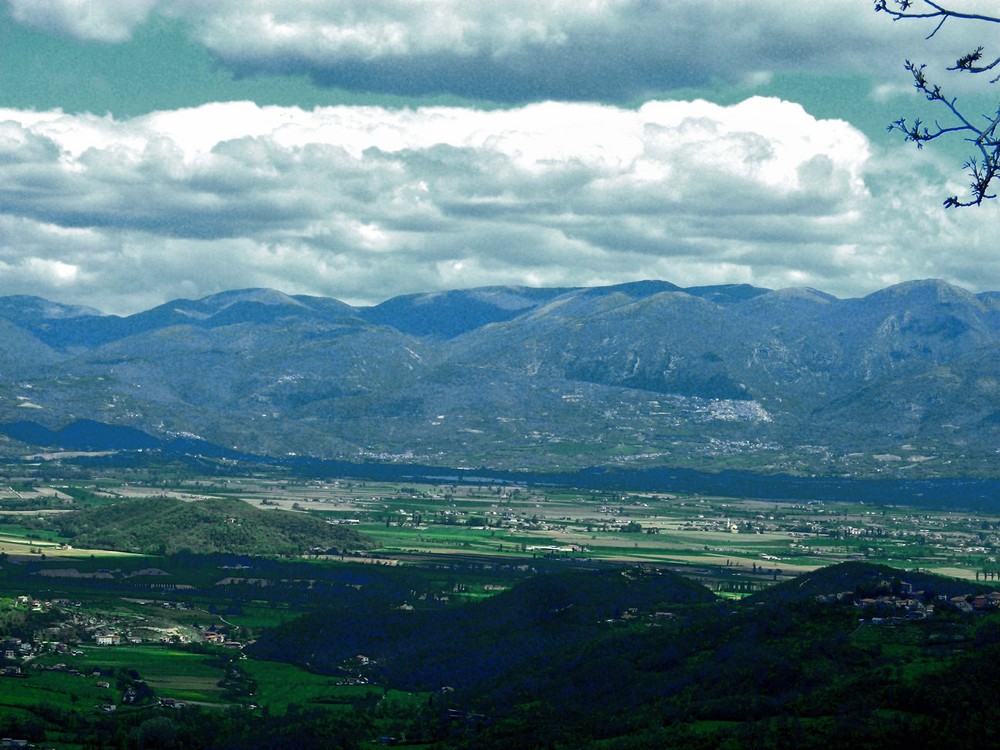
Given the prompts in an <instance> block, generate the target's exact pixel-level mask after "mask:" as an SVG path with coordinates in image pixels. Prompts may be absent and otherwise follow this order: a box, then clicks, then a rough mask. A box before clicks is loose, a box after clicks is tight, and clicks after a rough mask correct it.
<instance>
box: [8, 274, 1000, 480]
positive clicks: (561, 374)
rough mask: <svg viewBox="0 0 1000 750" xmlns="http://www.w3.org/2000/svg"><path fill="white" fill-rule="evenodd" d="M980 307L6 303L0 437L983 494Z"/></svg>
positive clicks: (830, 301) (958, 297)
mask: <svg viewBox="0 0 1000 750" xmlns="http://www.w3.org/2000/svg"><path fill="white" fill-rule="evenodd" d="M998 300H1000V297H998V295H996V294H993V293H986V294H978V295H977V294H972V293H970V292H968V291H966V290H963V289H960V288H958V287H954V286H951V285H949V284H946V283H944V282H941V281H934V280H928V281H913V282H907V283H905V284H899V285H896V286H893V287H890V288H888V289H885V290H882V291H880V292H876V293H874V294H871V295H868V296H867V297H863V298H857V299H844V300H841V299H837V298H835V297H832V296H831V295H828V294H824V293H822V292H819V291H816V290H813V289H786V290H776V291H774V290H767V289H759V288H755V287H748V286H739V285H736V286H733V285H725V286H714V287H713V286H709V287H690V288H687V289H683V288H680V287H677V286H676V285H674V284H671V283H669V282H666V281H647V282H639V283H633V284H622V285H618V286H611V287H594V288H572V289H528V288H522V287H487V288H482V289H470V290H456V291H450V292H442V293H436V294H424V295H411V296H406V297H399V298H395V299H392V300H387V301H386V302H384V303H382V304H380V305H377V306H375V307H352V306H350V305H346V304H344V303H342V302H339V301H337V300H333V299H326V298H319V297H305V296H291V295H285V294H282V293H280V292H277V291H273V290H267V289H249V290H238V291H232V292H225V293H221V294H217V295H213V296H211V297H207V298H205V299H201V300H175V301H172V302H169V303H166V304H164V305H161V306H159V307H156V308H154V309H152V310H148V311H144V312H140V313H137V314H135V315H131V316H128V317H118V316H111V315H102V314H100V313H98V312H96V311H93V310H90V309H88V308H74V307H69V306H63V305H58V304H56V303H51V302H47V301H45V300H39V299H36V298H26V297H4V298H0V333H2V334H3V335H0V349H2V351H3V352H4V354H5V355H6V357H5V361H6V362H7V363H8V367H7V368H6V369H5V372H4V373H3V374H2V375H0V386H2V387H0V423H2V424H4V425H11V424H13V425H18V424H23V423H25V422H31V423H33V424H35V425H36V426H37V427H41V428H44V430H46V431H47V432H43V431H40V430H39V429H37V427H36V428H30V429H28V430H27V431H26V432H25V431H24V430H21V431H20V432H18V430H17V428H11V429H6V428H5V429H4V431H3V432H4V434H6V435H8V436H9V437H11V438H12V439H13V440H14V441H16V442H9V443H7V444H6V445H0V448H2V449H3V450H4V452H5V453H6V454H7V455H18V454H23V453H25V452H28V451H30V450H31V448H30V446H33V445H39V444H40V443H39V442H37V441H38V440H42V439H44V444H45V445H46V446H47V447H53V448H59V447H63V448H67V449H69V448H73V447H75V446H79V445H81V444H85V445H87V446H88V448H91V449H95V450H100V449H102V447H103V448H106V449H116V450H117V449H121V448H122V447H123V446H122V445H120V444H118V443H114V444H111V445H107V446H102V445H101V444H100V442H99V441H97V442H96V443H95V442H92V441H91V442H85V441H81V440H80V439H78V438H79V437H80V436H79V435H78V434H76V433H72V432H65V433H63V432H60V431H61V430H63V428H66V427H67V426H68V425H72V424H74V423H77V422H81V421H85V422H86V421H89V423H90V424H93V423H100V424H105V425H112V426H116V427H124V428H134V429H137V430H141V431H143V432H145V433H147V434H148V435H150V436H152V437H153V438H155V439H156V440H157V441H160V443H168V442H170V441H173V440H177V439H183V440H194V441H199V440H200V441H202V442H201V443H198V444H196V445H200V446H201V447H202V448H204V449H205V450H206V451H207V452H209V453H211V452H212V450H215V451H216V452H218V449H219V448H220V447H221V448H225V449H226V450H232V451H235V452H242V453H246V454H257V455H265V456H274V457H277V456H287V455H289V454H295V455H298V456H312V457H317V458H326V459H338V460H349V461H365V460H378V461H392V462H408V463H426V464H431V465H444V466H449V465H450V466H455V467H489V468H494V469H519V468H527V469H533V470H547V471H548V470H565V469H579V468H583V467H587V466H594V465H599V466H623V467H633V466H640V467H642V466H669V467H685V468H692V469H707V470H711V471H717V470H719V469H724V468H736V469H746V470H751V471H757V472H762V473H776V472H785V473H789V474H794V475H800V476H810V475H823V476H840V477H885V476H893V477H915V478H933V477H976V476H979V477H997V476H1000V465H998V464H997V462H996V461H995V460H993V459H994V451H995V445H996V444H997V442H998V440H1000V417H998V410H997V408H996V402H997V396H998V394H1000V385H998V384H1000V301H998ZM93 432H94V430H90V433H93ZM40 436H41V437H40ZM211 446H214V448H212V447H211ZM125 447H128V446H127V445H126V446H125ZM133 447H135V448H139V447H148V446H140V445H136V446H133ZM192 450H196V451H198V448H197V447H192ZM199 452H200V451H199Z"/></svg>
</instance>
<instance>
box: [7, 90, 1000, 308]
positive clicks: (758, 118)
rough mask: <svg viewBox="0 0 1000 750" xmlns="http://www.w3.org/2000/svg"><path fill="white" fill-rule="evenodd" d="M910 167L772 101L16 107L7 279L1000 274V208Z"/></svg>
mask: <svg viewBox="0 0 1000 750" xmlns="http://www.w3.org/2000/svg"><path fill="white" fill-rule="evenodd" d="M893 153H894V154H895V152H893ZM893 158H898V157H895V156H894V157H893ZM907 158H908V161H902V160H901V159H900V161H899V162H898V163H896V162H891V163H890V162H885V156H884V155H879V154H874V153H873V152H872V150H871V147H870V144H869V143H868V142H867V140H866V139H865V137H864V136H863V135H862V134H861V133H860V132H858V131H857V130H856V129H854V128H853V127H851V126H850V125H849V124H847V123H845V122H842V121H837V120H817V119H815V118H813V117H812V116H810V115H809V114H808V113H806V112H805V111H804V110H803V109H802V108H801V107H800V106H799V105H796V104H793V103H789V102H783V101H780V100H777V99H767V98H752V99H748V100H746V101H744V102H742V103H740V104H737V105H734V106H730V107H723V106H719V105H716V104H711V103H708V102H704V101H696V102H689V103H686V102H663V101H654V102H649V103H647V104H646V105H644V106H643V107H641V108H639V109H625V108H619V107H613V106H608V105H596V104H572V103H552V102H549V103H541V104H534V105H529V106H524V107H520V108H516V109H509V110H498V111H481V110H471V109H461V108H446V107H436V108H425V109H414V110H406V109H403V110H395V109H385V108H380V107H331V108H318V109H314V110H311V111H306V110H302V109H298V108H287V107H261V106H258V105H255V104H252V103H246V102H232V103H216V104H210V105H205V106H202V107H198V108H193V109H185V110H177V111H169V112H156V113H152V114H150V115H146V116H143V117H138V118H134V119H129V120H116V119H114V118H112V117H97V116H93V115H68V114H64V113H62V112H60V111H48V112H35V111H20V110H0V267H2V268H3V270H4V275H5V280H7V281H8V282H9V283H8V284H7V289H8V293H14V292H19V293H34V294H40V295H41V296H51V297H54V298H56V299H59V300H60V301H68V302H80V303H85V304H90V305H94V306H98V307H102V308H103V309H106V310H110V311H118V312H128V311H134V310H136V309H139V308H141V307H146V306H151V305H153V304H157V303H160V302H163V301H165V300H167V299H169V298H171V297H179V296H189V297H190V296H201V295H204V294H210V293H213V292H217V291H221V290H224V289H229V288H237V287H245V286H268V287H275V288H278V289H282V290H283V291H289V292H296V293H308V294H324V295H331V296H336V297H339V298H341V299H344V300H345V301H349V302H355V303H373V302H377V301H380V300H381V299H384V298H386V297H388V296H391V295H394V294H402V293H407V292H417V291H427V290H433V289H441V288H449V287H471V286H478V285H487V284H504V283H510V284H526V285H561V286H565V285H586V284H596V283H616V282H622V281H628V280H635V279H640V278H663V279H668V280H671V281H674V282H675V283H680V284H688V285H695V284H704V283H714V282H735V281H745V282H750V283H756V284H760V285H763V286H769V287H782V286H793V285H794V286H798V285H808V286H815V287H818V288H821V289H824V290H827V291H830V292H833V293H837V294H848V295H849V294H855V293H861V292H865V291H871V290H873V289H875V288H878V287H879V286H881V285H883V283H891V282H892V281H893V280H901V279H906V278H913V277H914V276H918V277H923V276H934V275H942V276H946V277H948V278H952V279H955V280H958V281H961V282H968V283H970V285H972V286H975V285H976V284H977V283H978V284H983V283H988V280H989V279H990V278H994V280H995V282H996V283H1000V269H997V270H996V271H994V272H993V275H992V277H991V272H990V271H989V266H988V265H986V266H984V265H982V263H983V262H984V261H985V260H986V259H985V258H983V257H981V256H982V253H979V252H976V251H971V252H970V251H968V249H967V248H966V251H965V252H956V253H954V254H953V255H952V256H950V257H948V258H947V260H942V258H944V256H945V255H946V253H942V252H940V251H941V250H942V249H944V248H948V247H949V246H965V245H969V244H975V243H982V244H983V246H984V247H985V246H990V241H989V239H988V238H989V236H990V232H994V233H995V229H996V228H995V227H994V226H993V224H994V223H995V222H992V221H983V220H982V218H981V215H980V216H979V217H977V221H978V222H979V224H981V226H978V227H977V226H973V225H972V222H969V221H968V220H966V219H965V217H964V216H963V217H958V218H953V215H952V214H947V215H945V214H944V212H943V211H939V212H937V213H932V214H931V215H932V217H933V218H927V214H928V212H927V207H928V206H929V205H930V206H933V205H935V204H937V202H938V200H937V195H936V190H937V188H935V187H928V183H927V180H926V178H921V177H920V176H919V173H917V172H916V170H915V169H914V168H913V166H912V165H913V164H914V163H915V162H913V160H912V159H913V154H909V153H908V157H907ZM883 162H885V168H891V169H892V170H893V172H892V174H894V175H897V177H895V178H893V179H889V178H888V177H886V176H885V174H884V168H883V167H882V166H880V165H881V164H883ZM908 165H909V166H908ZM921 166H922V168H923V169H924V170H925V171H926V169H927V168H928V167H930V168H933V167H934V166H935V164H934V162H933V161H931V162H924V163H923V164H922V165H921ZM932 171H933V169H932ZM907 172H908V173H911V174H912V175H913V177H912V179H910V180H908V181H901V180H899V179H898V174H900V173H907ZM872 184H874V185H875V186H876V192H877V195H875V196H874V197H873V191H872V188H871V185H872ZM959 232H962V233H966V234H959ZM901 247H905V248H906V250H905V251H900V249H899V248H901ZM991 262H992V261H991ZM994 265H995V264H994ZM936 272H937V273H936Z"/></svg>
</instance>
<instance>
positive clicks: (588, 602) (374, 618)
mask: <svg viewBox="0 0 1000 750" xmlns="http://www.w3.org/2000/svg"><path fill="white" fill-rule="evenodd" d="M915 576H916V578H915ZM911 579H914V580H911ZM873 581H875V582H882V581H889V582H893V583H894V584H895V585H900V582H901V581H905V582H907V583H912V584H914V585H917V584H919V585H920V586H921V587H922V589H923V591H924V593H923V594H922V596H923V597H924V598H922V599H921V600H920V601H919V602H918V603H911V604H908V606H912V607H914V608H915V609H914V611H919V612H920V613H921V616H920V617H919V618H907V617H905V616H903V614H902V613H903V610H899V611H898V612H895V610H896V606H895V605H894V604H892V603H888V604H882V605H880V607H879V608H876V609H872V610H867V609H864V608H863V607H861V606H860V604H858V603H856V600H855V599H854V598H853V597H848V598H844V599H842V600H837V599H836V598H835V597H824V596H822V595H826V594H836V593H838V592H841V591H844V590H847V591H851V592H853V591H857V592H858V600H857V601H860V596H861V595H867V594H868V591H867V588H868V587H870V586H871V585H872V582H873ZM963 586H964V592H966V593H973V589H978V587H975V586H972V585H971V584H967V583H966V584H963V583H961V582H958V581H954V580H950V579H946V578H941V577H936V576H930V575H926V574H923V575H917V574H913V573H911V572H910V571H902V570H894V569H892V568H886V567H884V566H874V565H867V564H863V563H849V564H844V565H837V566H833V567H831V568H828V569H826V570H823V571H817V572H816V573H812V574H808V575H806V576H803V577H801V578H798V579H795V580H793V581H790V582H788V583H786V584H783V585H782V586H781V587H776V588H775V589H772V590H771V591H770V592H766V593H765V594H763V595H761V596H754V597H751V598H748V599H746V600H744V601H742V602H733V601H720V600H714V598H713V597H712V596H711V594H709V592H708V591H707V590H704V589H701V590H700V591H699V590H698V589H699V587H697V586H695V585H694V584H692V583H690V582H687V583H682V579H679V578H678V577H675V576H673V575H671V574H669V573H662V574H656V573H651V572H648V571H647V572H642V571H636V570H624V571H622V570H619V571H603V572H598V573H595V572H590V573H582V572H581V573H567V574H551V575H540V576H537V577H534V578H532V579H530V580H528V581H525V582H523V583H520V584H518V585H516V586H515V587H514V588H512V589H510V590H509V591H507V592H505V593H503V594H501V595H498V596H495V597H493V598H491V599H489V600H487V601H484V602H480V603H475V604H465V605H461V606H458V607H452V608H451V609H449V610H446V611H434V610H426V611H421V609H420V607H417V608H416V609H415V610H413V611H407V610H400V609H399V608H398V606H397V607H394V608H393V609H391V610H389V611H386V609H385V607H384V605H383V608H382V609H373V608H367V609H366V608H360V609H359V608H358V607H357V603H356V602H355V603H352V604H347V603H345V604H344V605H343V606H340V607H331V608H330V609H329V610H328V611H326V612H317V613H315V614H310V615H307V616H305V617H304V618H302V619H300V620H298V621H294V622H291V623H287V624H285V625H283V626H280V627H279V628H277V629H275V630H274V631H272V632H270V633H269V634H267V635H266V636H265V637H264V638H263V639H262V640H261V641H259V642H258V643H257V644H256V645H255V646H254V647H253V648H251V649H249V652H250V654H251V655H252V656H253V657H255V658H272V659H282V660H285V659H292V660H298V661H300V663H305V664H308V665H309V666H310V667H311V668H313V669H318V670H319V671H321V672H324V673H330V674H340V675H343V674H344V673H345V672H347V673H350V671H351V670H357V669H360V667H358V666H357V665H358V656H357V655H358V654H363V655H365V656H364V661H365V665H366V666H365V667H364V669H366V670H367V673H368V674H370V675H377V679H378V680H379V681H380V682H383V683H384V684H387V685H388V686H389V687H390V688H396V687H406V688H409V689H421V690H435V691H437V692H435V694H434V696H433V697H432V698H431V699H429V700H428V701H427V706H426V709H425V712H424V714H425V718H424V721H423V723H422V724H419V725H416V726H414V727H413V728H412V733H411V735H410V736H412V737H415V738H420V739H423V740H424V741H428V742H431V743H432V744H433V746H434V747H455V748H466V747H496V748H508V747H509V748H516V747H539V746H549V747H578V748H622V749H624V748H646V747H664V748H691V747H698V748H701V747H704V748H710V747H741V748H770V747H797V748H817V749H818V748H830V747H834V748H848V747H852V748H853V747H876V746H880V747H881V746H892V747H899V746H910V747H931V746H936V745H938V744H941V743H943V744H949V745H950V744H951V743H953V742H958V743H960V744H963V743H967V742H973V743H974V742H975V740H976V738H978V737H981V736H983V733H986V734H989V733H990V732H992V730H991V729H990V727H991V726H992V725H993V723H994V722H993V721H992V720H993V718H995V707H994V705H993V699H992V696H993V694H994V692H993V691H994V690H995V689H997V688H998V687H1000V682H998V678H997V676H996V670H993V669H991V668H990V666H989V665H990V664H991V660H992V659H995V658H998V657H1000V635H998V634H1000V612H997V611H996V610H995V609H993V608H988V609H986V610H983V611H980V612H978V613H976V614H973V613H963V612H961V611H959V610H958V609H957V608H953V607H950V606H949V605H948V604H947V602H942V601H941V599H940V598H939V596H940V594H942V593H944V592H949V593H951V592H954V591H959V590H963V589H962V587H963ZM779 589H780V591H779ZM930 592H936V593H930ZM824 600H825V601H824ZM925 602H928V603H935V602H936V603H937V611H936V612H934V613H933V614H930V615H928V614H927V612H928V611H930V610H926V611H925V610H924V609H923V607H924V603H925ZM625 605H627V606H625ZM887 607H888V608H889V610H888V614H892V613H893V612H895V613H896V614H899V617H898V618H897V619H898V620H899V622H892V623H891V624H890V622H888V621H884V620H883V619H880V618H878V617H875V615H879V616H883V615H887V610H886V608H887ZM369 660H370V661H369ZM442 686H445V687H446V688H447V689H445V690H440V688H442Z"/></svg>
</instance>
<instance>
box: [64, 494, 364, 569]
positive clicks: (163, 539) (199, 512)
mask: <svg viewBox="0 0 1000 750" xmlns="http://www.w3.org/2000/svg"><path fill="white" fill-rule="evenodd" d="M50 523H52V524H53V525H54V526H55V527H56V528H57V530H58V531H59V533H60V534H61V535H63V536H66V537H69V538H71V539H72V544H73V545H74V546H76V547H83V548H92V549H115V550H122V551H126V552H141V553H146V554H159V555H163V554H168V555H169V554H174V553H176V552H185V551H187V552H196V553H199V554H215V553H227V554H237V555H260V556H267V555H300V554H303V553H305V552H309V551H311V550H323V551H332V550H336V551H344V550H358V549H367V548H369V547H371V543H370V541H369V540H368V539H367V538H366V537H364V536H362V535H361V534H359V533H357V532H356V531H354V530H352V529H348V528H345V527H343V526H333V525H331V524H328V523H326V522H325V521H322V520H320V519H318V518H315V517H312V516H308V515H306V514H304V513H294V512H291V511H283V510H266V511H265V510H261V509H259V508H255V507H253V506H251V505H249V504H247V503H245V502H243V501H242V500H234V499H225V498H214V499H208V500H197V501H191V502H186V501H183V500H177V499H175V498H169V497H153V498H145V499H142V500H127V501H123V502H120V503H115V504H113V505H108V506H104V507H101V508H92V509H88V510H79V511H73V512H71V513H62V514H57V515H54V516H52V517H51V520H50Z"/></svg>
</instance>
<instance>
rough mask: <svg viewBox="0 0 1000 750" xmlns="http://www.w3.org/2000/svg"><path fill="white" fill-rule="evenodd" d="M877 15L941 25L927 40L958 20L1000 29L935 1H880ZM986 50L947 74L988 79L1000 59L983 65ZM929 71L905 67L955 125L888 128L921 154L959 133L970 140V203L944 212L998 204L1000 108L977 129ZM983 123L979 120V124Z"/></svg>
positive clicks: (952, 204) (953, 203) (955, 200)
mask: <svg viewBox="0 0 1000 750" xmlns="http://www.w3.org/2000/svg"><path fill="white" fill-rule="evenodd" d="M875 12H876V13H886V14H887V15H889V16H890V17H891V18H892V20H893V21H900V20H904V19H905V20H928V19H930V20H934V19H936V20H937V24H936V25H935V27H934V29H933V30H932V31H931V33H930V34H929V35H928V36H927V38H928V39H930V38H931V37H933V36H934V35H935V34H937V32H938V31H940V30H941V27H942V26H943V25H944V23H945V21H947V20H949V19H952V18H954V19H958V20H963V21H980V22H984V23H1000V16H986V15H981V14H978V13H963V12H960V11H956V10H952V9H950V8H946V7H944V6H943V5H940V4H939V3H937V2H934V1H933V0H875ZM983 52H984V47H982V46H979V47H976V48H975V49H973V50H972V51H971V52H968V53H966V54H964V55H963V56H961V57H959V58H958V59H957V60H956V61H955V65H954V66H952V67H950V68H947V70H949V71H952V72H958V73H963V72H964V73H972V74H978V73H985V72H987V71H990V70H993V69H994V68H996V67H997V66H998V65H1000V57H998V58H996V59H994V60H993V61H992V62H990V63H987V64H985V65H981V64H979V63H980V61H981V60H982V59H983ZM926 68H927V66H926V65H917V64H915V63H912V62H910V61H909V60H907V61H906V65H905V69H906V70H907V71H908V72H909V73H910V75H912V76H913V85H914V88H916V89H917V90H918V91H919V92H920V93H922V94H923V95H924V97H925V98H926V99H927V101H929V102H934V103H935V104H936V105H938V106H941V107H943V108H944V109H945V111H946V112H947V113H948V115H949V117H950V119H952V120H953V121H954V124H952V125H948V126H942V125H940V124H938V123H935V125H934V129H933V130H932V129H929V128H928V127H927V126H925V125H924V124H923V123H922V122H921V121H920V120H919V119H916V120H914V121H913V123H912V124H910V123H908V122H907V120H906V118H900V119H898V120H896V121H895V122H892V123H891V124H890V125H889V130H890V131H898V132H900V133H902V134H903V137H904V139H905V140H907V141H910V142H912V143H914V144H916V146H917V148H923V146H924V144H925V143H928V142H930V141H933V140H936V139H937V138H940V137H942V136H947V135H952V134H955V133H964V134H965V140H967V141H968V142H969V143H971V144H973V146H974V148H975V151H976V156H973V157H971V158H970V159H969V160H968V161H967V162H966V163H965V169H966V171H967V172H968V174H969V176H970V177H971V178H972V182H971V183H970V185H969V193H970V196H971V197H970V198H969V199H967V200H961V199H959V197H958V196H951V197H949V198H947V199H946V200H945V201H944V206H945V208H956V207H960V206H978V205H981V204H982V202H983V201H984V200H989V199H992V198H995V197H996V196H997V194H996V193H995V192H990V185H991V184H992V183H993V181H994V180H995V179H998V178H1000V136H998V134H997V128H998V127H1000V107H998V108H997V113H996V115H995V116H992V115H984V116H983V117H984V118H985V119H986V121H987V124H986V125H985V126H982V127H980V126H977V125H975V124H974V122H973V120H970V119H969V118H968V117H967V116H966V115H965V114H964V113H963V111H962V110H961V109H960V108H959V106H958V103H957V101H958V100H957V99H956V98H955V97H950V98H949V97H946V96H945V95H944V93H943V92H942V90H941V86H940V85H938V84H935V83H932V82H930V81H929V80H928V78H927V74H926ZM998 80H1000V76H997V77H995V78H993V79H990V80H989V83H996V82H997V81H998ZM977 119H978V118H977Z"/></svg>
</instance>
